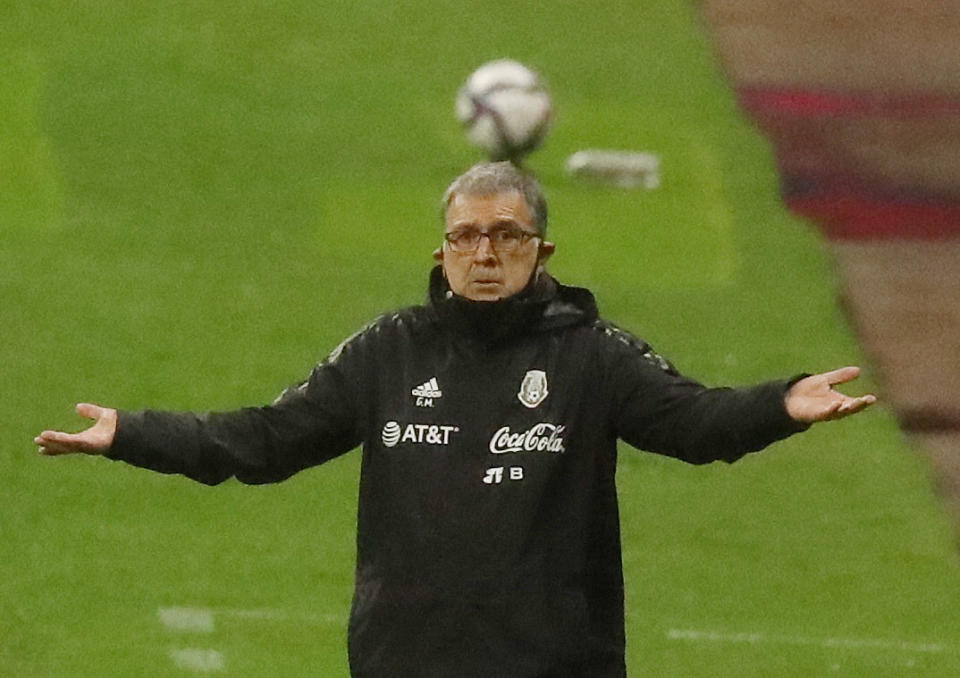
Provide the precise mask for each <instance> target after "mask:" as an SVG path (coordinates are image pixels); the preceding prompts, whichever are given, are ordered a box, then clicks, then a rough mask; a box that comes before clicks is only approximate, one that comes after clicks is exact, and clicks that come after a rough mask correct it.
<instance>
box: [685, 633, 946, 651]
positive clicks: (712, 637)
mask: <svg viewBox="0 0 960 678" xmlns="http://www.w3.org/2000/svg"><path fill="white" fill-rule="evenodd" d="M667 638H669V639H671V640H688V641H694V642H696V641H707V642H715V643H748V644H751V645H759V644H767V643H769V644H776V645H816V646H819V647H826V648H842V649H845V650H863V649H870V650H900V651H903V652H925V653H928V654H941V653H945V652H957V651H958V649H957V647H954V646H951V645H946V644H944V643H917V642H912V641H905V640H886V639H881V638H810V637H807V636H785V635H775V634H773V635H772V634H767V633H732V632H723V631H702V630H696V629H670V630H668V631H667Z"/></svg>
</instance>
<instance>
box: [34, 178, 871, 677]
mask: <svg viewBox="0 0 960 678" xmlns="http://www.w3.org/2000/svg"><path fill="white" fill-rule="evenodd" d="M444 219H445V224H446V228H445V233H444V242H443V245H442V246H441V247H440V248H439V249H438V250H436V252H434V258H435V259H436V260H437V262H438V263H439V266H437V267H436V268H434V270H433V271H432V273H431V279H430V289H429V301H428V303H427V304H425V305H424V306H417V307H412V308H406V309H403V310H400V311H397V312H395V313H391V314H387V315H384V316H383V317H381V318H379V319H377V320H376V321H375V322H374V323H373V324H371V325H370V326H369V327H367V328H366V329H364V330H362V331H360V332H359V333H357V334H356V335H354V336H353V337H351V338H349V339H347V340H346V341H345V342H344V343H343V344H341V345H340V346H339V347H338V348H337V349H336V350H334V351H333V353H332V354H331V355H330V356H329V357H328V358H327V359H326V360H325V361H324V362H323V363H321V364H320V365H319V366H318V367H317V368H316V369H314V371H313V372H312V374H311V375H310V377H309V379H308V380H307V381H305V382H304V383H302V384H300V385H299V386H297V387H295V388H292V389H288V390H287V391H286V392H285V393H284V394H283V395H281V397H280V398H279V399H278V400H277V401H276V402H275V403H273V404H272V405H270V406H267V407H260V408H250V409H244V410H240V411H237V412H232V413H219V414H204V415H196V414H189V413H187V414H184V413H169V412H153V411H145V412H139V413H132V412H119V413H118V412H117V411H116V410H113V409H109V408H102V407H98V406H95V405H87V404H83V405H79V406H78V408H77V409H78V411H79V412H80V413H81V414H83V415H85V416H87V417H90V418H92V419H95V420H96V422H95V424H94V425H93V426H92V427H91V428H89V429H87V430H86V431H83V432H81V433H77V434H68V433H61V432H53V431H45V432H43V433H42V434H40V435H39V436H38V437H37V438H36V442H37V444H39V445H40V446H41V451H42V452H43V453H45V454H49V455H57V454H64V453H69V452H87V453H93V454H102V455H104V456H107V457H109V458H112V459H121V460H124V461H127V462H129V463H132V464H136V465H138V466H142V467H145V468H150V469H154V470H157V471H161V472H164V473H182V474H184V475H186V476H189V477H190V478H193V479H195V480H198V481H200V482H203V483H209V484H214V483H219V482H221V481H223V480H225V479H227V478H230V477H236V478H238V479H239V480H241V481H242V482H246V483H264V482H276V481H280V480H283V479H285V478H287V477H289V476H290V475H292V474H294V473H296V472H297V471H299V470H301V469H304V468H307V467H310V466H314V465H316V464H320V463H322V462H324V461H326V460H328V459H330V458H332V457H335V456H337V455H339V454H343V453H345V452H347V451H348V450H351V449H353V448H354V447H356V446H357V445H358V444H361V443H362V445H363V458H362V466H361V476H360V500H359V501H360V503H359V511H358V526H357V529H358V535H357V571H356V588H355V595H354V601H353V609H352V614H351V621H350V634H349V645H350V651H349V654H350V665H351V671H352V672H353V674H354V675H355V676H378V677H380V676H391V677H394V676H396V677H405V676H461V677H463V676H478V677H480V676H482V677H484V678H489V677H491V676H497V677H498V678H503V677H509V676H571V677H572V676H591V677H606V676H623V675H625V668H624V619H623V577H622V568H621V558H620V533H619V519H618V512H617V499H616V492H615V486H614V469H615V465H616V441H617V439H618V438H620V439H623V440H625V441H626V442H628V443H630V444H631V445H633V446H635V447H638V448H641V449H644V450H648V451H651V452H656V453H660V454H666V455H670V456H673V457H677V458H679V459H682V460H685V461H687V462H691V463H698V464H699V463H707V462H711V461H715V460H725V461H728V462H732V461H735V460H736V459H738V458H740V457H742V456H743V455H745V454H747V453H748V452H751V451H755V450H759V449H761V448H763V447H764V446H766V445H768V444H770V443H772V442H774V441H776V440H779V439H782V438H785V437H787V436H789V435H791V434H792V433H795V432H798V431H801V430H803V429H805V428H806V427H808V426H809V425H810V424H811V423H814V422H818V421H823V420H827V419H836V418H840V417H843V416H846V415H849V414H852V413H854V412H857V411H859V410H861V409H862V408H864V407H866V406H868V405H870V404H871V403H872V402H874V400H875V398H874V397H873V396H872V395H868V396H863V397H860V398H852V397H848V396H845V395H843V394H841V393H839V392H837V391H835V390H833V388H832V386H833V385H835V384H838V383H842V382H846V381H849V380H851V379H853V378H855V377H856V375H857V372H858V370H857V368H844V369H841V370H836V371H834V372H829V373H826V374H820V375H815V376H809V377H805V378H797V379H794V380H791V381H776V382H770V383H766V384H761V385H759V386H754V387H750V388H742V389H726V388H723V389H708V388H705V387H704V386H702V385H700V384H698V383H697V382H695V381H693V380H691V379H688V378H686V377H683V376H681V375H680V374H678V373H677V371H676V370H675V369H674V368H673V367H672V366H671V365H670V364H669V363H667V362H666V361H665V360H664V359H663V358H661V357H660V356H658V355H657V354H656V353H654V352H653V351H652V349H651V348H650V347H649V346H648V345H647V344H646V343H644V342H643V341H641V340H640V339H637V338H636V337H633V336H632V335H630V334H628V333H626V332H624V331H622V330H620V329H618V328H616V327H615V326H613V325H612V324H610V323H609V322H607V321H605V320H603V319H601V318H599V317H598V315H597V309H596V305H595V303H594V299H593V296H592V295H591V294H590V292H588V291H587V290H584V289H579V288H574V287H567V286H564V285H560V284H559V283H557V282H556V281H555V280H554V279H553V278H551V277H550V276H549V275H548V274H547V272H546V270H545V263H546V261H547V259H548V258H549V257H550V255H551V254H552V253H553V252H554V249H555V246H554V244H553V243H551V242H548V241H547V240H546V239H545V236H546V228H547V207H546V202H545V200H544V198H543V194H542V191H541V190H540V187H539V185H538V184H537V182H536V181H535V180H534V179H533V178H532V177H530V176H529V175H526V174H524V173H523V172H521V171H519V170H517V169H516V168H514V167H513V166H512V165H510V164H509V163H492V164H483V165H478V166H475V167H473V168H471V169H470V170H469V171H468V172H466V173H465V174H464V175H462V176H461V177H459V178H458V179H457V180H455V181H454V182H453V184H452V185H451V186H450V188H449V189H448V190H447V193H446V196H445V198H444Z"/></svg>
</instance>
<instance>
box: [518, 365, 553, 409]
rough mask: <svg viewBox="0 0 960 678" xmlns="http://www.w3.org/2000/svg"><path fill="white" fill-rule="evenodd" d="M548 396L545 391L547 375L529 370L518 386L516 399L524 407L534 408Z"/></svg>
mask: <svg viewBox="0 0 960 678" xmlns="http://www.w3.org/2000/svg"><path fill="white" fill-rule="evenodd" d="M549 394H550V392H549V391H548V390H547V373H546V372H544V371H543V370H529V371H528V372H527V374H526V375H525V376H524V377H523V383H521V384H520V392H519V393H518V394H517V398H519V399H520V402H521V403H523V404H524V405H525V406H526V407H529V408H534V407H536V406H537V405H539V404H540V403H542V402H543V401H544V399H546V397H547V396H548V395H549Z"/></svg>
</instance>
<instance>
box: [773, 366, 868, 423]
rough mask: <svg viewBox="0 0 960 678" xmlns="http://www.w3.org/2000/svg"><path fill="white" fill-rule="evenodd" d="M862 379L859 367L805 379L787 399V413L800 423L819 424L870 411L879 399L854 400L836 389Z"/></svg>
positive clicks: (865, 397)
mask: <svg viewBox="0 0 960 678" xmlns="http://www.w3.org/2000/svg"><path fill="white" fill-rule="evenodd" d="M859 375H860V368H859V367H842V368H840V369H838V370H832V371H830V372H824V373H822V374H814V375H812V376H809V377H805V378H803V379H801V380H800V381H798V382H796V383H795V384H793V386H791V387H790V390H788V391H787V393H786V395H785V396H784V403H785V405H786V408H787V413H788V414H789V415H790V417H791V418H793V420H794V421H797V422H799V423H802V424H815V423H817V422H819V421H830V420H832V419H842V418H844V417H849V416H850V415H851V414H855V413H857V412H859V411H860V410H862V409H864V408H866V407H869V406H870V405H872V404H873V403H875V402H877V397H876V396H875V395H873V394H867V395H864V396H859V397H852V396H847V395H844V394H843V393H840V392H839V391H837V390H835V389H834V388H833V387H834V386H836V385H838V384H845V383H847V382H848V381H853V380H854V379H856V378H857V377H858V376H859Z"/></svg>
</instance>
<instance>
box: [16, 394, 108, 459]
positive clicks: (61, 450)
mask: <svg viewBox="0 0 960 678" xmlns="http://www.w3.org/2000/svg"><path fill="white" fill-rule="evenodd" d="M77 414H79V415H80V416H83V417H86V418H87V419H93V420H95V421H94V424H93V426H91V427H90V428H88V429H86V430H85V431H80V432H79V433H64V432H62V431H44V432H43V433H41V434H40V435H38V436H37V437H36V438H34V439H33V442H35V443H36V444H37V445H39V446H40V454H45V455H48V456H56V455H59V454H75V453H82V454H103V453H104V452H106V451H107V450H108V449H110V446H111V445H112V444H113V438H114V436H115V435H116V433H117V411H116V410H114V409H111V408H109V407H100V406H99V405H91V404H89V403H80V404H78V405H77Z"/></svg>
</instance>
